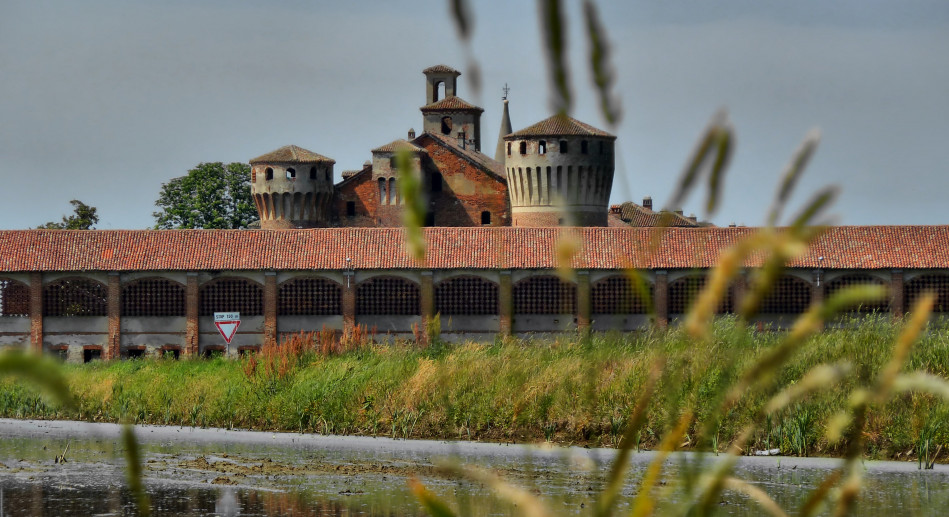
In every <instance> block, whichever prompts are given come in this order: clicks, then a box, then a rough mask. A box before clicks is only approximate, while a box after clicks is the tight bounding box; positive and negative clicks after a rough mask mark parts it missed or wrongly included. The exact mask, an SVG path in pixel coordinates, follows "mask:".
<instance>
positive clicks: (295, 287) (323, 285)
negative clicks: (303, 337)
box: [277, 276, 343, 316]
mask: <svg viewBox="0 0 949 517" xmlns="http://www.w3.org/2000/svg"><path fill="white" fill-rule="evenodd" d="M342 297H343V289H342V286H340V285H339V284H338V283H336V282H334V281H332V280H329V279H326V278H321V277H316V276H306V277H296V278H291V279H290V280H287V281H285V282H283V283H281V284H280V286H279V287H278V288H277V314H279V315H281V316H333V315H337V314H342Z"/></svg>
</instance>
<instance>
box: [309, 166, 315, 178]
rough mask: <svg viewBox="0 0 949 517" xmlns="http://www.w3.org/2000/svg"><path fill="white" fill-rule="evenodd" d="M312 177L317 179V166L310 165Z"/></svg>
mask: <svg viewBox="0 0 949 517" xmlns="http://www.w3.org/2000/svg"><path fill="white" fill-rule="evenodd" d="M310 179H311V180H315V179H316V167H310Z"/></svg>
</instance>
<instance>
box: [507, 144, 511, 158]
mask: <svg viewBox="0 0 949 517" xmlns="http://www.w3.org/2000/svg"><path fill="white" fill-rule="evenodd" d="M507 155H508V156H511V142H508V143H507Z"/></svg>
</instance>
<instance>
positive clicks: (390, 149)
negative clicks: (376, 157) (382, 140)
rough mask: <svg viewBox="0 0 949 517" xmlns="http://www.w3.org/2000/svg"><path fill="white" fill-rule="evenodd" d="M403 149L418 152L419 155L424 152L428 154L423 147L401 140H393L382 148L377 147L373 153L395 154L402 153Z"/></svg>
mask: <svg viewBox="0 0 949 517" xmlns="http://www.w3.org/2000/svg"><path fill="white" fill-rule="evenodd" d="M402 149H408V150H409V151H412V152H416V153H418V152H422V153H424V152H427V151H425V149H422V148H421V147H419V146H417V145H415V144H413V143H412V142H409V141H406V140H402V139H401V138H400V139H398V140H393V141H391V142H389V143H388V144H386V145H383V146H380V147H376V148H375V149H373V150H372V152H374V153H394V152H396V151H400V150H402Z"/></svg>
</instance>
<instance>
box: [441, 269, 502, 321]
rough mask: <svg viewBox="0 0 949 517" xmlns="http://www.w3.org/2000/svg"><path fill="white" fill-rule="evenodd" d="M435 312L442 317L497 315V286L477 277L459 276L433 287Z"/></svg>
mask: <svg viewBox="0 0 949 517" xmlns="http://www.w3.org/2000/svg"><path fill="white" fill-rule="evenodd" d="M435 312H437V313H440V314H443V315H455V314H458V315H462V314H464V315H491V314H497V313H498V285H497V284H495V283H494V282H490V281H488V280H485V279H483V278H481V277H477V276H459V277H455V278H449V279H448V280H443V281H441V282H439V283H438V284H437V285H436V286H435Z"/></svg>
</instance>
